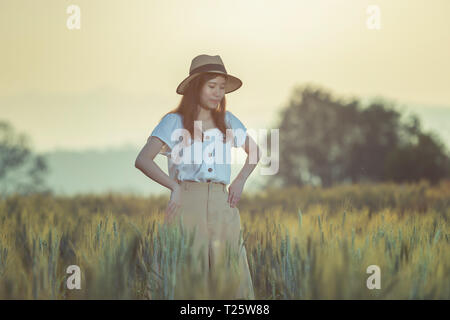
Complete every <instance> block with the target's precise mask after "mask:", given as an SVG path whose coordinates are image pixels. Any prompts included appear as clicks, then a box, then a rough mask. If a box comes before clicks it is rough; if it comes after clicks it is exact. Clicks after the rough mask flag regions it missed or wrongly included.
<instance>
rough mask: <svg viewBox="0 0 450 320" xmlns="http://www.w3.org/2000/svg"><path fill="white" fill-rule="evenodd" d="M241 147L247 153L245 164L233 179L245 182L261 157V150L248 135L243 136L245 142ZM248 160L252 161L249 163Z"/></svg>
mask: <svg viewBox="0 0 450 320" xmlns="http://www.w3.org/2000/svg"><path fill="white" fill-rule="evenodd" d="M242 148H243V149H244V150H245V152H246V153H247V159H246V160H245V164H244V166H243V167H242V169H241V171H239V173H238V175H237V176H236V178H235V180H241V181H243V182H245V181H247V179H248V177H249V176H250V174H251V173H252V172H253V170H254V169H255V167H256V166H257V165H258V162H259V160H260V159H261V150H260V149H259V147H258V145H257V144H256V142H255V140H253V138H252V137H250V136H249V135H247V137H246V138H245V143H244V144H243V145H242ZM250 152H251V154H250ZM250 160H251V162H252V163H250Z"/></svg>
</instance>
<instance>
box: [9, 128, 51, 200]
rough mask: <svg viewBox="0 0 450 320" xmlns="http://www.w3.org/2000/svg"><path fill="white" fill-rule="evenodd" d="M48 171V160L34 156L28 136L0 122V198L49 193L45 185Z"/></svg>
mask: <svg viewBox="0 0 450 320" xmlns="http://www.w3.org/2000/svg"><path fill="white" fill-rule="evenodd" d="M47 170H48V169H47V163H46V161H45V159H44V158H43V157H42V156H41V155H34V154H33V153H32V152H31V150H30V148H29V142H28V138H27V136H25V135H23V134H16V133H15V132H14V129H13V127H12V126H11V124H9V123H8V122H5V121H0V197H4V196H7V195H9V194H11V193H20V194H30V193H35V192H48V191H49V189H48V188H46V187H45V185H44V174H45V173H46V172H47Z"/></svg>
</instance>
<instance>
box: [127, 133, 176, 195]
mask: <svg viewBox="0 0 450 320" xmlns="http://www.w3.org/2000/svg"><path fill="white" fill-rule="evenodd" d="M163 146H164V142H163V141H162V140H160V139H159V138H158V137H154V136H151V137H150V138H149V139H148V140H147V143H146V144H145V146H144V147H143V148H142V150H141V152H139V154H138V156H137V158H136V161H135V163H134V166H135V167H136V168H138V169H139V170H141V171H142V172H143V173H144V174H145V175H146V176H147V177H149V178H150V179H152V180H154V181H156V182H158V183H159V184H161V185H163V186H165V187H166V188H168V189H170V190H172V191H173V190H174V189H175V188H176V187H177V186H179V184H178V183H177V182H176V181H174V180H172V179H171V178H170V177H169V176H168V175H167V174H166V173H165V172H164V171H162V170H161V168H160V167H159V166H158V165H157V164H156V163H155V161H153V159H154V158H155V157H156V155H157V154H158V153H159V151H160V150H161V148H162V147H163Z"/></svg>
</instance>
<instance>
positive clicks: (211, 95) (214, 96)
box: [200, 76, 226, 110]
mask: <svg viewBox="0 0 450 320" xmlns="http://www.w3.org/2000/svg"><path fill="white" fill-rule="evenodd" d="M225 81H226V80H225V77H223V76H217V77H215V78H213V79H211V80H208V81H207V82H205V84H204V85H203V88H202V90H201V92H200V103H201V104H202V105H203V106H205V107H208V108H210V109H212V110H214V109H216V108H217V106H218V105H219V103H220V101H221V100H222V98H223V96H224V95H225Z"/></svg>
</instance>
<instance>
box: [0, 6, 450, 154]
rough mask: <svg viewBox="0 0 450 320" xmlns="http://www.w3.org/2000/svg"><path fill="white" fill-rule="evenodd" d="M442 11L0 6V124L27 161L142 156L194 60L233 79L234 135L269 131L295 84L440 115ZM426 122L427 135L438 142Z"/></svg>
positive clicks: (448, 67) (447, 68)
mask: <svg viewBox="0 0 450 320" xmlns="http://www.w3.org/2000/svg"><path fill="white" fill-rule="evenodd" d="M71 4H76V5H77V6H78V7H79V8H80V29H72V30H71V29H69V28H68V27H67V20H68V19H69V17H70V16H72V15H73V13H67V8H68V7H69V5H71ZM369 5H377V6H378V8H379V9H380V22H381V24H380V25H381V28H380V29H375V30H374V29H369V28H368V27H367V24H366V22H367V20H368V17H369V15H368V13H367V8H368V6H369ZM449 12H450V1H448V0H433V1H423V0H395V1H392V0H386V1H385V0H383V1H381V0H380V1H376V0H373V1H365V0H351V1H350V0H328V1H323V0H314V1H312V0H311V1H301V0H295V1H282V0H278V1H264V0H254V1H253V0H245V1H242V0H226V1H204V0H189V1H173V0H164V1H163V0H158V1H154V0H151V1H149V0H133V1H125V0H120V1H119V0H107V1H106V0H72V1H63V0H39V1H29V0H28V1H24V0H2V1H1V2H0V40H1V43H2V45H1V46H2V48H1V50H0V70H1V71H0V119H2V120H8V121H10V122H11V123H12V125H13V126H14V127H15V128H16V129H17V130H18V131H20V132H24V133H26V134H28V135H30V137H31V139H32V144H33V147H34V149H35V150H37V151H50V150H54V149H70V150H82V149H86V148H102V149H104V148H109V147H117V146H120V145H133V146H138V147H142V146H143V145H144V144H145V142H146V140H147V138H148V135H149V134H150V132H151V131H152V129H153V128H154V126H156V124H157V123H158V121H159V119H160V118H161V116H162V115H163V114H165V113H166V112H167V111H169V110H171V109H173V108H175V107H176V106H177V104H178V103H179V101H180V99H181V96H180V95H178V94H176V93H175V89H176V87H177V85H178V84H179V83H180V82H181V81H182V80H183V79H184V78H185V77H186V76H187V75H188V72H189V66H190V63H191V60H192V58H194V57H195V56H196V55H198V54H209V55H216V54H218V55H220V56H221V58H222V60H223V62H224V63H225V67H226V69H227V71H228V73H230V74H233V75H235V76H237V77H239V78H240V79H241V80H242V81H243V86H242V87H241V88H240V89H239V90H237V91H235V92H233V93H230V94H227V109H228V110H230V111H232V112H233V113H234V114H235V115H236V116H237V117H238V118H239V119H240V120H241V121H242V122H243V123H244V124H245V125H246V126H247V128H254V129H259V128H264V127H267V126H270V125H272V124H273V123H274V122H275V121H276V115H277V112H278V111H279V110H280V108H282V107H283V106H284V105H286V103H287V102H288V99H289V95H290V94H291V92H292V90H293V88H294V87H295V86H296V85H303V84H305V83H311V84H315V85H320V86H323V87H324V88H326V89H327V90H330V91H331V92H332V93H334V94H336V96H339V97H358V98H363V97H364V98H370V97H375V96H383V97H385V98H387V99H390V100H391V101H395V102H398V103H399V104H406V105H407V104H410V105H412V106H416V109H417V108H418V110H420V112H422V113H425V114H426V112H427V108H429V109H430V110H435V111H436V110H443V113H442V114H445V115H450V59H449V57H450V20H449V19H448V18H449V16H448V14H449ZM447 111H448V112H447ZM434 114H436V112H435V113H434ZM440 118H441V117H436V116H434V118H433V117H430V119H436V120H430V121H431V122H430V121H429V122H428V126H429V127H433V126H434V125H436V127H439V128H441V130H445V129H442V128H445V127H446V125H447V124H449V122H442V119H440ZM449 119H450V117H449ZM439 120H441V122H439ZM433 121H436V122H433ZM448 127H450V125H448ZM449 137H450V134H449ZM449 142H450V141H449ZM449 144H450V143H449Z"/></svg>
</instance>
